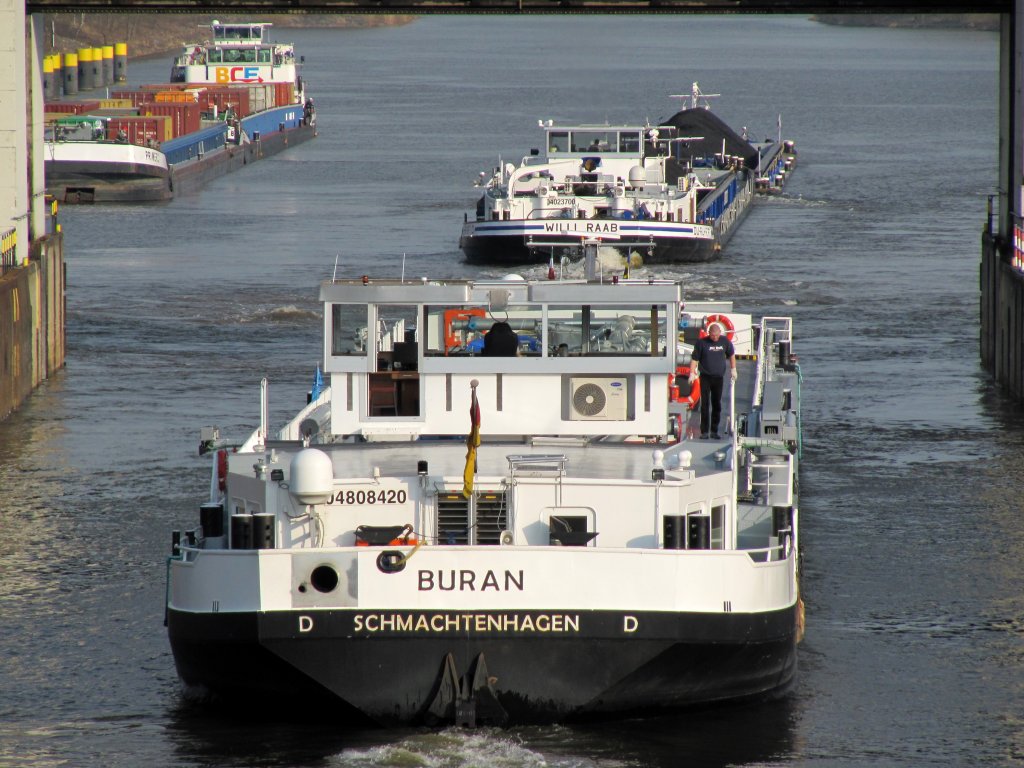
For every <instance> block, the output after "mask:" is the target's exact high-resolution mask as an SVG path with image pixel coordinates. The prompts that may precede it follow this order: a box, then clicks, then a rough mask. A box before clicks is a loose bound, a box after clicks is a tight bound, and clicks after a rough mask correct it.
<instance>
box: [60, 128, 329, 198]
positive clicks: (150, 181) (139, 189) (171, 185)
mask: <svg viewBox="0 0 1024 768" xmlns="http://www.w3.org/2000/svg"><path fill="white" fill-rule="evenodd" d="M314 136H316V129H315V128H313V127H311V126H305V125H303V126H298V127H296V128H291V129H288V130H285V131H282V132H277V133H272V134H270V135H268V136H264V137H263V138H262V139H261V140H260V142H259V143H258V144H255V143H254V144H246V145H244V146H234V145H228V146H227V147H225V148H224V149H223V150H219V151H216V152H209V153H207V154H206V155H205V156H203V157H202V158H196V159H194V160H189V161H187V162H184V163H178V164H175V165H172V166H171V167H170V170H169V173H168V174H167V175H166V176H164V177H154V176H152V175H135V176H132V175H130V174H106V173H103V174H90V173H87V172H86V171H85V170H84V169H78V171H77V172H75V173H71V172H67V173H63V172H62V173H60V174H59V175H57V174H50V173H48V174H47V179H46V191H47V194H50V195H53V197H55V198H56V199H57V200H60V201H62V202H64V203H152V202H161V201H166V200H170V199H171V198H173V197H175V196H177V195H182V194H192V193H195V192H198V191H199V190H200V189H202V188H203V187H204V186H205V185H206V184H208V183H209V182H210V181H212V180H213V179H217V178H220V177H221V176H224V175H226V174H228V173H231V172H232V171H235V170H237V169H239V168H243V167H244V166H246V165H249V164H251V163H255V162H259V161H260V160H263V159H265V158H268V157H272V156H274V155H276V154H278V153H279V152H282V151H283V150H285V149H287V148H288V147H293V146H295V145H297V144H301V143H303V142H306V141H308V140H309V139H312V138H313V137H314Z"/></svg>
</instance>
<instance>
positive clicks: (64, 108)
mask: <svg viewBox="0 0 1024 768" xmlns="http://www.w3.org/2000/svg"><path fill="white" fill-rule="evenodd" d="M99 108H100V103H99V102H98V101H53V102H50V101H48V102H46V106H45V107H44V108H43V111H44V112H52V113H58V114H61V115H85V114H88V113H89V112H92V111H93V110H94V109H99Z"/></svg>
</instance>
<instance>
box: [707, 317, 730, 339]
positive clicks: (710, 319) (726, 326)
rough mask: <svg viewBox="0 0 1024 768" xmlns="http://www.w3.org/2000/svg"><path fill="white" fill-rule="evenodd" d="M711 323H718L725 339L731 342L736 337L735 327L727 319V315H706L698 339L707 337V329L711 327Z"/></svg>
mask: <svg viewBox="0 0 1024 768" xmlns="http://www.w3.org/2000/svg"><path fill="white" fill-rule="evenodd" d="M712 323H718V324H719V325H720V326H722V327H723V328H724V329H725V338H727V339H728V340H729V341H732V340H733V338H734V337H735V336H736V326H734V325H733V324H732V320H730V319H729V316H728V315H708V316H707V317H705V318H704V327H703V328H701V329H700V337H701V338H702V339H703V338H705V337H706V336H707V335H708V328H710V327H711V324H712Z"/></svg>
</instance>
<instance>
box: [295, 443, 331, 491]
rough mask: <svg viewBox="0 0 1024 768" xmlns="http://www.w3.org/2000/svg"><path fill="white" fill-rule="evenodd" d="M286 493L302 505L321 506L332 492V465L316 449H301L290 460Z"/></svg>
mask: <svg viewBox="0 0 1024 768" xmlns="http://www.w3.org/2000/svg"><path fill="white" fill-rule="evenodd" d="M289 474H290V476H291V477H290V480H289V482H288V492H289V493H290V494H291V495H292V496H294V497H295V498H296V499H298V501H299V502H301V503H302V504H323V503H325V502H326V501H327V500H328V499H329V498H330V497H331V494H332V493H333V492H334V464H333V463H332V462H331V457H330V456H328V455H327V454H326V453H324V452H323V451H321V450H319V449H318V448H303V449H302V450H301V451H299V452H298V453H297V454H295V458H293V459H292V463H291V470H290V472H289Z"/></svg>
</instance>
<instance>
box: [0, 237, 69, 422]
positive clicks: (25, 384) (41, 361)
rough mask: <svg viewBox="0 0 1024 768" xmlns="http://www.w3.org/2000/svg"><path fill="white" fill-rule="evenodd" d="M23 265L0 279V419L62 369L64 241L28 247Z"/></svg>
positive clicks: (42, 240)
mask: <svg viewBox="0 0 1024 768" xmlns="http://www.w3.org/2000/svg"><path fill="white" fill-rule="evenodd" d="M30 254H31V255H30V258H29V260H28V262H27V263H26V264H25V265H24V266H20V267H15V268H12V269H8V270H6V271H5V272H4V273H3V274H2V275H0V419H3V418H6V417H7V416H8V415H9V414H10V413H11V411H13V410H14V409H15V408H17V407H18V406H19V405H21V403H22V402H24V400H25V398H26V397H28V396H29V395H30V394H31V393H32V391H33V390H34V389H35V388H36V387H38V386H39V385H40V384H41V383H42V382H44V381H45V380H46V379H47V378H48V377H50V376H51V375H53V374H54V373H56V372H57V371H58V370H60V369H61V368H63V367H64V356H65V352H66V320H65V318H66V301H65V288H66V285H67V282H66V277H65V270H64V236H63V234H62V233H60V232H56V233H53V234H49V235H46V236H45V237H41V238H38V239H37V240H36V241H35V242H33V243H32V246H31V251H30Z"/></svg>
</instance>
